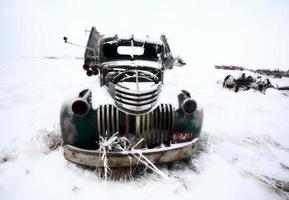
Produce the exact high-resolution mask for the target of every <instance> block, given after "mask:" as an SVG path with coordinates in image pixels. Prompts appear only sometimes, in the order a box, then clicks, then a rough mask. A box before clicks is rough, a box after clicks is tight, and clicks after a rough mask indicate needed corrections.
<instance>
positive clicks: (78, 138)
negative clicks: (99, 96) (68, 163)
mask: <svg viewBox="0 0 289 200" xmlns="http://www.w3.org/2000/svg"><path fill="white" fill-rule="evenodd" d="M76 98H79V97H76ZM90 98H91V94H90V95H89V96H88V97H87V99H86V100H87V102H88V103H89V104H91V102H90ZM72 102H73V101H71V100H67V101H65V102H64V103H63V106H62V109H61V114H60V126H61V133H62V137H63V141H64V144H70V145H74V146H77V147H82V148H87V149H97V148H98V142H99V135H98V132H97V123H96V122H97V120H96V111H95V110H93V109H92V108H91V106H90V109H89V111H88V112H87V113H86V114H85V115H83V116H78V115H76V114H74V113H73V112H72V110H71V105H72Z"/></svg>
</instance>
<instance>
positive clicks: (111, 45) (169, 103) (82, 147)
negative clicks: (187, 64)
mask: <svg viewBox="0 0 289 200" xmlns="http://www.w3.org/2000/svg"><path fill="white" fill-rule="evenodd" d="M64 39H65V40H66V42H67V38H64ZM85 49H86V50H85V55H84V65H83V68H84V70H85V71H86V73H87V75H88V76H92V75H99V82H100V86H97V85H95V86H93V87H92V88H89V89H83V90H82V91H79V92H77V93H75V94H74V96H73V95H72V96H70V97H68V98H67V99H66V100H65V101H64V103H63V105H62V108H61V113H60V125H61V134H62V138H63V142H64V157H65V158H66V159H67V160H69V161H71V162H73V163H77V164H79V165H83V166H87V167H93V168H101V167H103V166H104V162H106V164H107V166H109V167H110V168H114V167H115V168H119V167H128V166H137V165H142V164H144V162H142V161H140V159H137V158H136V157H134V156H132V154H134V155H136V154H139V155H142V156H143V157H142V158H144V159H145V160H146V161H147V162H150V163H153V164H157V163H169V162H173V161H178V160H183V159H187V158H189V157H190V156H191V155H192V154H193V153H194V152H196V150H197V146H198V145H197V144H198V138H199V135H200V132H201V128H202V123H203V109H202V108H201V107H200V105H199V103H198V102H196V100H194V99H193V98H192V97H191V94H190V93H189V92H188V91H186V90H181V91H177V92H176V93H174V95H173V96H174V98H173V99H172V98H171V95H170V96H166V95H168V94H167V93H166V89H165V87H164V85H163V83H164V74H165V71H166V70H167V69H172V68H173V65H174V62H175V61H176V58H174V57H173V56H172V53H171V51H170V48H169V45H168V43H167V39H166V37H165V36H164V35H162V36H161V37H160V39H159V40H157V41H155V40H150V39H149V38H147V37H146V39H137V38H135V37H134V36H131V37H128V38H120V37H119V36H118V35H115V36H113V37H105V36H103V35H101V34H100V33H99V32H98V31H97V30H96V29H95V28H94V27H92V29H91V31H90V35H89V38H88V42H87V46H86V47H85ZM104 154H105V157H106V159H103V156H104Z"/></svg>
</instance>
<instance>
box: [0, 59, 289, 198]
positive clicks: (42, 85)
mask: <svg viewBox="0 0 289 200" xmlns="http://www.w3.org/2000/svg"><path fill="white" fill-rule="evenodd" d="M81 66H82V61H81V60H75V59H55V60H52V59H33V58H20V59H5V58H2V59H1V66H0V69H1V72H0V73H1V75H2V79H1V85H0V87H1V91H2V95H1V101H0V102H1V113H0V120H1V122H2V123H1V130H2V131H1V137H2V140H1V143H0V144H1V149H0V152H1V158H3V157H7V159H8V161H7V162H2V163H1V164H0V177H1V178H0V196H1V199H23V198H24V199H40V198H41V199H51V198H60V197H61V198H69V199H90V198H92V197H106V198H107V199H112V198H115V197H116V194H117V196H123V197H125V198H126V199H134V198H136V196H137V198H139V199H148V198H152V199H159V198H168V199H173V198H182V199H191V198H202V199H253V198H254V199H282V198H283V197H282V196H278V195H277V194H276V193H274V192H273V191H272V190H270V189H268V188H267V187H266V186H265V185H263V184H262V183H260V182H258V181H256V180H255V179H253V178H251V177H250V176H246V172H253V173H256V174H260V175H267V176H273V177H278V178H281V179H282V180H288V179H289V175H288V170H286V169H283V168H282V166H281V165H280V163H282V164H284V165H287V166H288V165H289V162H288V154H289V152H288V146H289V144H288V141H289V140H288V130H289V124H288V123H287V116H288V114H289V101H288V97H287V96H285V95H283V94H282V93H281V92H279V91H273V90H272V91H268V92H267V93H266V94H265V95H264V94H261V93H259V92H253V91H245V92H239V93H234V92H232V91H229V90H226V89H223V88H221V85H220V84H217V82H218V80H222V78H224V77H225V75H227V74H228V73H229V72H228V71H223V70H215V69H214V67H213V66H203V67H197V66H192V65H190V64H188V66H186V67H182V68H175V69H174V70H171V71H167V72H166V75H167V76H166V78H165V85H166V87H169V86H174V88H178V87H179V88H186V89H188V90H189V91H190V92H191V93H192V96H196V97H198V99H199V101H200V102H202V105H203V107H204V110H205V121H204V127H203V132H202V134H203V135H206V136H207V137H208V143H209V144H208V147H207V150H206V151H205V152H202V153H201V154H200V156H199V157H197V158H195V159H193V162H194V164H195V165H196V167H197V168H198V170H199V171H200V173H199V174H198V173H195V172H193V171H192V170H190V169H184V170H173V171H170V172H166V173H169V174H170V175H169V177H168V178H165V179H163V178H160V177H156V176H154V175H147V176H145V177H143V178H141V179H137V180H133V181H127V182H123V181H120V182H117V181H103V180H101V179H100V178H99V177H98V176H97V175H96V174H95V173H94V172H93V171H88V170H84V169H81V168H78V167H77V166H75V165H74V164H72V163H69V162H68V161H66V160H65V159H64V157H63V155H62V154H63V152H62V149H61V148H60V149H59V150H56V151H52V152H49V153H47V152H45V151H44V144H43V143H41V141H37V140H35V139H33V138H35V137H37V135H39V133H40V132H41V131H43V130H47V131H55V132H56V133H59V121H58V120H59V111H60V106H61V104H62V101H63V100H64V98H65V96H66V95H67V94H68V93H70V92H73V91H75V90H77V89H79V90H80V89H82V88H85V87H86V86H89V87H93V85H95V86H98V84H99V83H98V78H97V77H93V78H87V77H86V75H85V73H84V71H83V70H82V67H81ZM11 80H13V81H11ZM274 80H275V79H274ZM278 81H279V82H280V83H282V82H283V84H284V85H286V84H287V85H288V84H289V80H288V79H285V78H283V79H282V80H278ZM170 98H177V97H176V96H170ZM274 142H278V143H279V144H280V146H278V145H276V144H275V143H274ZM15 189H16V192H15ZM111 191H114V192H111Z"/></svg>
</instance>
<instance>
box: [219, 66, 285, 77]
mask: <svg viewBox="0 0 289 200" xmlns="http://www.w3.org/2000/svg"><path fill="white" fill-rule="evenodd" d="M215 69H223V70H239V71H244V70H246V71H250V72H254V73H257V74H260V75H266V76H270V77H273V78H282V77H287V78H289V70H287V71H282V70H279V69H274V70H270V69H257V70H253V69H248V68H244V67H242V66H235V65H215Z"/></svg>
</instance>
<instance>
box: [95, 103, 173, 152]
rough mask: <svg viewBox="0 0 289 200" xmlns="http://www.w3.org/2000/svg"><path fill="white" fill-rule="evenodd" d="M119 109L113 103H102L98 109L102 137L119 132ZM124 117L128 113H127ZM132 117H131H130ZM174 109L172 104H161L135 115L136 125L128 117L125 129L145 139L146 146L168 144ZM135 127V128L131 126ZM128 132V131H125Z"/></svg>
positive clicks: (138, 137)
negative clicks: (150, 110) (144, 112)
mask: <svg viewBox="0 0 289 200" xmlns="http://www.w3.org/2000/svg"><path fill="white" fill-rule="evenodd" d="M119 112H121V111H119V110H118V109H117V108H116V107H115V106H113V105H100V106H99V107H98V109H97V113H96V115H97V126H98V127H97V129H98V132H99V134H100V136H102V137H106V138H107V139H108V138H110V137H111V136H112V135H113V134H115V133H116V132H119V127H120V124H119V123H120V119H119ZM123 116H124V117H125V116H127V118H128V114H127V113H125V115H123ZM130 118H131V117H130ZM174 118H175V116H174V109H173V107H172V105H170V104H160V105H159V106H158V107H157V108H156V109H155V110H153V111H152V112H150V113H146V114H143V115H137V116H133V117H132V119H134V120H135V121H134V122H135V125H134V126H132V125H131V123H132V122H131V121H130V122H128V119H125V120H123V121H124V123H125V124H122V127H123V126H125V130H127V131H128V130H130V131H133V133H131V132H130V133H131V134H133V135H135V137H136V141H134V142H138V141H139V140H140V139H142V138H143V139H144V142H145V145H146V146H149V147H151V146H158V145H160V144H162V143H164V144H165V145H168V144H169V142H170V141H171V135H172V130H173V127H174ZM130 126H131V127H134V129H133V130H131V128H129V127H130ZM125 132H126V131H125ZM126 136H127V135H126Z"/></svg>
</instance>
